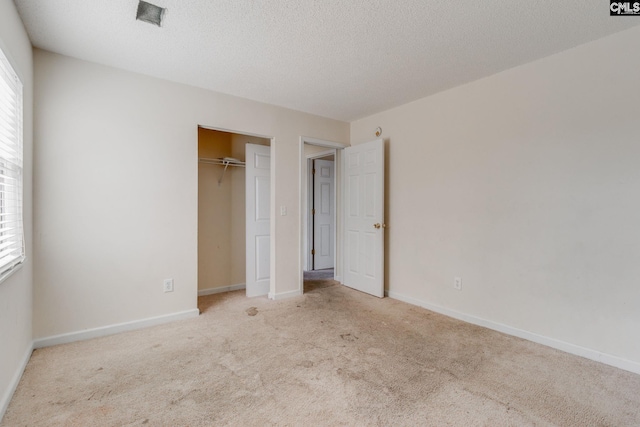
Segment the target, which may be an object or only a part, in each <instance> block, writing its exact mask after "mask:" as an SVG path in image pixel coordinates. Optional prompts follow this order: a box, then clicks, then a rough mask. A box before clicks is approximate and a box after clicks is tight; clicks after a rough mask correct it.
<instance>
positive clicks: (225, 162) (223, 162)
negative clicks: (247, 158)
mask: <svg viewBox="0 0 640 427" xmlns="http://www.w3.org/2000/svg"><path fill="white" fill-rule="evenodd" d="M198 162H200V163H206V164H208V165H220V166H224V169H223V170H222V175H220V179H219V180H218V187H219V186H220V184H222V180H223V178H224V173H225V172H226V171H227V168H228V167H229V166H233V167H238V168H243V167H244V165H245V163H244V162H243V161H240V160H238V159H234V158H233V157H221V158H218V159H209V158H206V157H200V158H199V159H198Z"/></svg>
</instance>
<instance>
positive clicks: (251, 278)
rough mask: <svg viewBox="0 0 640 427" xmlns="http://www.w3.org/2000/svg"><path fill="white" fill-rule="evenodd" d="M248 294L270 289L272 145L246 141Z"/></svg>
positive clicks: (257, 293) (252, 295)
mask: <svg viewBox="0 0 640 427" xmlns="http://www.w3.org/2000/svg"><path fill="white" fill-rule="evenodd" d="M245 159H246V165H245V166H246V169H245V171H246V172H245V173H246V181H245V182H246V226H247V233H246V251H247V255H246V257H247V260H246V264H247V265H246V269H247V270H246V280H247V284H246V286H247V296H248V297H255V296H259V295H266V294H268V293H269V282H270V268H271V265H270V245H271V242H270V239H271V236H270V232H271V229H270V228H271V217H270V198H271V194H270V192H271V147H268V146H264V145H255V144H246V157H245Z"/></svg>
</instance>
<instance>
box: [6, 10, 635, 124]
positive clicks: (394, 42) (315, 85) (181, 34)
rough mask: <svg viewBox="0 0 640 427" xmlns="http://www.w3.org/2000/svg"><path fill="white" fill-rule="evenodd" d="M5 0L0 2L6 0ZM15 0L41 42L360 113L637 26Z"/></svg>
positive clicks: (489, 14)
mask: <svg viewBox="0 0 640 427" xmlns="http://www.w3.org/2000/svg"><path fill="white" fill-rule="evenodd" d="M3 1H4V0H3ZM148 1H150V2H151V3H154V4H157V5H158V6H161V7H166V8H167V13H166V14H165V19H164V24H163V27H162V28H159V27H156V26H153V25H150V24H147V23H144V22H140V21H136V20H135V16H136V8H137V4H138V0H15V3H16V5H17V7H18V10H19V12H20V14H21V16H22V18H23V20H24V23H25V26H26V27H27V31H28V33H29V36H30V37H31V40H32V42H33V44H34V46H36V47H39V48H42V49H46V50H50V51H53V52H58V53H61V54H64V55H69V56H72V57H76V58H81V59H85V60H88V61H93V62H98V63H101V64H106V65H110V66H113V67H117V68H122V69H125V70H130V71H135V72H139V73H143V74H147V75H151V76H156V77H160V78H164V79H168V80H173V81H176V82H181V83H187V84H191V85H194V86H199V87H203V88H208V89H212V90H215V91H218V92H223V93H228V94H232V95H237V96H240V97H243V98H249V99H253V100H257V101H263V102H267V103H270V104H275V105H281V106H284V107H289V108H292V109H296V110H301V111H306V112H309V113H314V114H318V115H321V116H326V117H331V118H336V119H340V120H345V121H351V120H354V119H357V118H361V117H364V116H367V115H370V114H372V113H376V112H379V111H382V110H385V109H388V108H391V107H394V106H397V105H401V104H404V103H406V102H409V101H413V100H416V99H419V98H422V97H424V96H427V95H430V94H433V93H436V92H439V91H442V90H444V89H447V88H451V87H454V86H457V85H460V84H463V83H467V82H470V81H473V80H477V79H479V78H482V77H485V76H488V75H491V74H494V73H496V72H499V71H502V70H505V69H508V68H511V67H514V66H517V65H520V64H523V63H526V62H530V61H532V60H535V59H538V58H542V57H544V56H548V55H550V54H553V53H556V52H560V51H562V50H565V49H568V48H571V47H573V46H576V45H579V44H582V43H585V42H588V41H591V40H595V39H598V38H601V37H603V36H606V35H608V34H612V33H615V32H618V31H621V30H623V29H626V28H629V27H632V26H634V25H638V24H640V19H635V18H633V17H623V18H618V17H610V16H609V9H608V2H607V1H605V0H563V1H558V0H457V1H442V0H148Z"/></svg>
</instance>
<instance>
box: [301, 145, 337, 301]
mask: <svg viewBox="0 0 640 427" xmlns="http://www.w3.org/2000/svg"><path fill="white" fill-rule="evenodd" d="M304 144H310V145H317V146H319V147H326V148H328V149H330V150H332V151H333V152H334V153H335V154H334V161H335V164H334V168H333V173H334V180H333V185H334V203H335V200H337V193H338V190H340V191H341V187H340V186H341V182H339V181H338V179H336V178H337V177H336V171H337V170H338V167H341V155H340V153H341V152H342V149H344V148H346V147H348V146H349V144H345V143H342V142H334V141H328V140H324V139H318V138H311V137H307V136H301V137H300V147H299V148H300V161H299V165H298V167H299V169H300V174H299V181H298V189H299V190H298V194H299V195H300V230H299V235H300V252H299V256H298V274H299V280H298V291H299V292H300V294H302V293H303V290H304V275H303V269H304V264H305V262H304V260H305V258H306V259H307V261H308V255H307V253H306V252H307V250H306V249H307V248H306V247H305V246H306V245H305V233H304V224H305V223H306V224H308V221H309V219H308V218H307V217H308V210H307V209H305V205H306V204H307V203H308V199H307V198H305V197H304V192H305V188H304V181H305V174H306V172H307V171H306V169H307V168H306V166H307V157H306V155H305V153H304ZM318 154H321V153H318ZM315 155H316V154H314V155H313V156H315ZM324 155H325V156H326V155H327V154H324ZM341 194H342V193H341ZM334 206H336V205H334ZM338 219H339V222H338V221H336V223H335V235H336V238H335V242H334V252H333V254H334V275H335V280H337V281H339V282H342V277H341V271H339V269H338V266H341V265H342V262H338V261H339V259H338V257H342V236H341V235H340V233H339V232H338V228H339V226H340V224H342V209H341V210H340V212H338V211H337V209H336V220H338ZM309 252H310V251H309ZM307 265H308V264H307Z"/></svg>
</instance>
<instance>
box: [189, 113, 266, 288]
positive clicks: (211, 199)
mask: <svg viewBox="0 0 640 427" xmlns="http://www.w3.org/2000/svg"><path fill="white" fill-rule="evenodd" d="M270 145H271V140H270V138H265V137H259V136H252V135H245V134H240V133H233V132H228V131H222V130H215V129H210V128H205V127H201V126H199V127H198V296H203V295H211V294H216V293H220V292H229V291H237V290H243V289H247V293H248V294H249V289H252V290H253V294H252V295H250V296H257V295H258V294H262V288H265V283H266V290H265V291H264V295H266V294H267V292H268V291H269V278H270V272H269V248H270V246H269V245H270V241H269V224H270V218H269V214H268V212H269V204H268V203H269V189H270V170H269V169H270V166H269V163H270V162H269V157H270ZM248 147H249V148H248ZM256 147H257V148H256ZM251 149H253V151H251ZM248 150H249V152H250V153H255V152H258V153H263V154H264V155H262V158H261V159H258V162H259V163H258V166H257V168H256V163H255V162H253V158H252V159H251V160H252V161H251V162H250V163H249V164H248V165H247V158H246V153H247V151H248ZM254 157H255V156H254ZM256 158H258V157H256ZM260 168H263V170H262V171H261V170H260ZM247 173H253V175H252V176H254V179H253V180H252V182H258V186H259V187H260V188H259V189H258V191H261V193H259V197H253V198H252V200H258V199H259V203H263V204H264V203H266V211H265V206H263V205H261V206H258V207H257V208H255V209H253V211H254V212H257V213H258V218H253V220H252V221H251V222H252V225H253V226H254V227H253V228H251V227H250V226H249V221H248V217H247V180H246V174H247ZM256 173H257V174H258V175H260V177H259V178H255V176H256ZM250 191H251V190H250ZM253 191H255V187H254V188H253ZM265 197H266V199H267V200H264V199H265ZM265 212H266V214H265ZM256 219H257V220H258V221H256ZM258 223H261V226H262V229H264V228H265V227H264V224H265V223H266V230H267V232H266V236H257V237H256V236H253V235H252V236H250V237H251V240H250V242H249V245H247V230H249V233H255V232H256V231H259V227H258V228H256V227H255V225H256V224H258ZM255 242H258V243H257V244H258V245H259V246H260V248H259V249H260V251H261V252H260V257H261V259H257V260H256V259H255V256H254V260H253V265H252V267H253V270H252V269H251V268H249V267H250V266H249V265H248V260H249V259H251V256H250V254H249V253H248V252H247V246H249V247H252V246H255ZM265 251H266V252H265ZM253 253H254V255H255V253H256V250H255V248H254V249H253ZM256 269H257V271H256ZM249 271H251V276H250V279H255V278H256V277H257V278H258V279H259V280H261V285H260V286H262V288H260V289H259V291H255V289H256V288H255V280H253V281H252V280H247V273H248V272H249ZM248 283H249V285H248ZM252 283H253V285H252ZM256 292H257V293H256Z"/></svg>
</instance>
